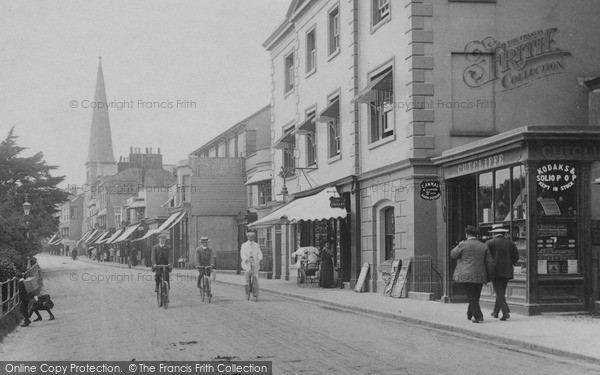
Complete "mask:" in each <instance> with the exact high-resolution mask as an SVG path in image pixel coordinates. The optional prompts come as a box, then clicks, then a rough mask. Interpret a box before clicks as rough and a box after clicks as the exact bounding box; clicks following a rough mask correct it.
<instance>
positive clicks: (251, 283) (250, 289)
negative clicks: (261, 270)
mask: <svg viewBox="0 0 600 375" xmlns="http://www.w3.org/2000/svg"><path fill="white" fill-rule="evenodd" d="M245 287H246V288H245V289H246V299H247V300H250V295H251V294H252V295H253V296H254V302H256V301H258V276H256V271H255V266H254V265H252V268H251V269H250V280H248V282H247V283H246V285H245Z"/></svg>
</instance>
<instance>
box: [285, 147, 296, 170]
mask: <svg viewBox="0 0 600 375" xmlns="http://www.w3.org/2000/svg"><path fill="white" fill-rule="evenodd" d="M283 168H284V169H286V170H290V169H294V168H296V160H295V158H294V149H293V146H292V145H290V147H286V148H284V149H283ZM290 174H293V173H291V172H290Z"/></svg>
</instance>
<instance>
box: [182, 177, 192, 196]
mask: <svg viewBox="0 0 600 375" xmlns="http://www.w3.org/2000/svg"><path fill="white" fill-rule="evenodd" d="M181 185H182V186H181V201H182V202H189V201H190V198H191V197H190V176H182V177H181Z"/></svg>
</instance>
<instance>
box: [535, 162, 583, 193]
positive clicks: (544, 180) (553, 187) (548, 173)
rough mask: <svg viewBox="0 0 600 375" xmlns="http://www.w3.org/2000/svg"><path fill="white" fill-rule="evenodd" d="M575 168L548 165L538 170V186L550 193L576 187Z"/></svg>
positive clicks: (561, 164)
mask: <svg viewBox="0 0 600 375" xmlns="http://www.w3.org/2000/svg"><path fill="white" fill-rule="evenodd" d="M576 179H577V174H576V173H575V168H574V167H573V166H571V165H569V164H565V163H547V164H544V165H542V166H541V167H539V168H537V176H536V180H537V183H538V185H539V186H540V187H541V188H542V189H544V190H548V191H565V190H567V189H570V188H571V187H572V186H573V185H575V180H576Z"/></svg>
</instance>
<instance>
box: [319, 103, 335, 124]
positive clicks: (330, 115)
mask: <svg viewBox="0 0 600 375" xmlns="http://www.w3.org/2000/svg"><path fill="white" fill-rule="evenodd" d="M339 117H340V101H339V100H335V101H334V102H333V103H331V104H329V106H328V107H327V108H325V109H324V110H323V111H322V112H321V113H319V117H317V119H316V120H315V121H317V122H329V121H331V120H332V119H334V118H339Z"/></svg>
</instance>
